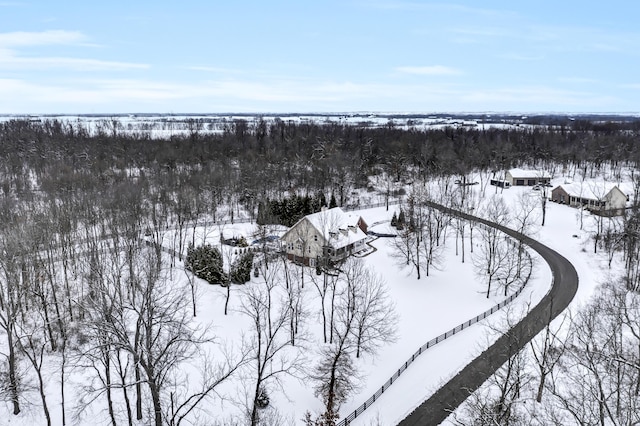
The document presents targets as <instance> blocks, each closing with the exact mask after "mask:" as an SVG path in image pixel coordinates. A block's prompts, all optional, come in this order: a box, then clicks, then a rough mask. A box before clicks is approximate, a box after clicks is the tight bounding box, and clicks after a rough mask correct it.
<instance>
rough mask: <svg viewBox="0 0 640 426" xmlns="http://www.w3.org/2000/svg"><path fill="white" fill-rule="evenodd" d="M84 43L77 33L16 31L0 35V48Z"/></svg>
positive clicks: (82, 36) (84, 39)
mask: <svg viewBox="0 0 640 426" xmlns="http://www.w3.org/2000/svg"><path fill="white" fill-rule="evenodd" d="M84 41H86V37H85V36H84V34H82V33H81V32H79V31H65V30H51V31H41V32H26V31H16V32H11V33H0V46H5V47H16V46H45V45H52V44H78V43H82V42H84Z"/></svg>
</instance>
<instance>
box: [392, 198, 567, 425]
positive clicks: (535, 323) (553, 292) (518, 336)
mask: <svg viewBox="0 0 640 426" xmlns="http://www.w3.org/2000/svg"><path fill="white" fill-rule="evenodd" d="M429 205H430V206H431V207H434V208H437V209H439V210H442V211H445V212H447V213H450V214H452V215H457V216H461V217H463V218H465V219H468V220H473V221H476V222H479V223H483V224H485V225H487V226H491V227H494V228H496V229H499V230H500V231H502V232H504V233H505V234H508V235H510V236H512V237H513V238H516V239H518V240H522V241H523V242H524V243H525V244H527V245H528V246H529V247H531V248H532V249H533V250H535V251H536V252H538V254H540V256H542V258H543V259H544V260H545V261H546V262H547V263H548V264H549V267H550V268H551V272H552V274H553V282H552V284H551V289H550V290H549V292H548V293H547V294H546V295H545V296H544V297H543V298H542V300H541V301H540V303H538V304H537V305H536V306H535V307H534V308H533V309H532V310H531V311H529V313H528V314H527V315H526V316H525V317H524V318H523V319H522V320H520V322H518V323H517V324H516V325H515V326H514V327H513V328H511V329H510V330H509V331H507V332H506V333H505V334H504V335H502V336H501V337H500V338H499V339H498V340H496V342H495V343H494V344H493V345H491V346H490V347H489V348H488V349H486V350H485V351H484V352H483V353H482V354H480V356H478V357H477V358H475V359H474V360H473V361H471V363H469V364H468V365H467V366H466V367H464V368H463V369H462V371H460V372H459V373H458V374H457V375H456V376H455V377H453V378H452V379H451V380H449V382H447V383H446V384H445V385H444V386H442V387H441V388H440V389H438V390H437V391H436V392H435V393H434V394H433V395H432V396H431V397H430V398H429V399H427V400H426V401H425V402H423V403H422V404H421V405H420V406H419V407H418V408H416V409H415V410H414V411H413V412H412V413H411V414H410V415H409V416H407V417H406V418H405V419H404V420H402V421H401V422H400V423H399V425H400V426H425V425H438V424H440V423H442V422H443V421H444V420H445V419H446V418H447V417H448V416H449V414H451V413H452V412H453V411H454V410H455V409H456V408H457V407H458V406H459V405H460V404H462V403H463V402H464V401H465V400H466V399H467V398H468V397H469V396H470V395H471V394H472V393H473V392H474V391H475V390H477V389H478V388H479V387H480V386H481V385H482V384H483V383H484V382H485V381H486V380H487V379H488V378H489V377H491V375H493V374H494V373H495V372H496V371H497V370H498V369H499V368H500V367H501V366H502V365H503V364H504V363H505V362H506V361H507V360H508V359H509V358H510V357H511V356H512V355H514V354H515V353H517V351H519V350H520V349H522V348H523V347H524V346H525V345H526V344H527V343H528V342H529V341H530V340H531V339H533V338H534V337H535V336H536V335H537V334H538V333H539V332H540V331H542V330H543V329H544V327H545V326H546V325H547V324H548V323H549V322H550V321H551V320H553V319H554V318H555V317H557V316H558V315H559V314H560V313H561V312H562V311H564V309H565V308H566V307H567V306H569V303H571V300H573V297H574V296H575V294H576V292H577V291H578V273H577V272H576V269H575V268H574V267H573V265H572V264H571V262H569V261H568V260H567V259H566V258H564V257H563V256H562V255H560V254H559V253H558V252H556V251H555V250H552V249H551V248H549V247H547V246H545V245H544V244H542V243H540V242H538V241H536V240H533V239H531V238H529V237H527V236H525V235H523V234H521V233H519V232H516V231H514V230H513V229H510V228H507V227H505V226H502V225H498V224H496V223H493V222H490V221H488V220H485V219H482V218H479V217H476V216H472V215H469V214H465V213H462V212H459V211H457V210H453V209H450V208H448V207H444V206H442V205H439V204H435V203H429Z"/></svg>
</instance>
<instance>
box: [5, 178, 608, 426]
mask: <svg viewBox="0 0 640 426" xmlns="http://www.w3.org/2000/svg"><path fill="white" fill-rule="evenodd" d="M561 180H562V178H559V179H558V181H559V182H560V181H561ZM554 183H558V182H554ZM478 186H479V185H478ZM478 186H476V188H474V189H475V190H479V189H480V188H477V187H478ZM523 191H528V192H529V193H532V190H531V189H530V188H511V189H509V190H505V191H504V192H503V193H502V196H503V197H504V198H505V200H506V201H507V204H508V205H512V203H514V202H515V201H516V200H517V197H518V194H519V193H521V192H523ZM490 194H493V188H489V189H488V190H487V197H488V196H489V195H490ZM396 208H397V207H391V208H390V210H389V211H386V209H385V208H384V207H380V208H375V209H369V210H362V211H359V213H360V214H361V215H362V216H363V217H364V218H365V220H366V221H367V222H368V223H371V224H373V223H376V222H383V223H381V224H379V225H376V226H375V227H374V228H375V230H377V231H379V232H385V231H386V230H388V229H387V227H388V225H387V224H386V223H384V222H385V221H388V220H389V219H390V218H391V216H392V214H393V211H394V209H396ZM578 215H579V213H578V211H577V210H575V209H573V208H570V207H567V206H564V205H558V204H554V203H551V202H549V203H547V216H546V225H545V226H544V227H542V228H539V229H538V231H537V232H536V233H535V235H534V238H537V239H539V240H540V241H542V242H543V243H545V244H547V245H549V246H550V247H552V248H553V249H555V250H557V251H558V252H560V253H561V254H563V255H564V256H565V257H567V258H568V259H569V260H570V261H571V262H572V263H573V264H574V266H575V267H576V269H577V270H578V275H579V279H580V286H579V290H578V294H577V296H576V299H575V300H574V303H573V304H572V307H573V308H575V307H577V306H578V305H580V304H581V303H583V302H585V301H586V300H588V299H589V297H590V296H591V295H592V293H593V291H594V289H595V287H596V286H597V284H598V283H600V282H602V280H605V279H606V278H607V276H608V275H609V273H610V271H609V269H608V268H607V265H606V259H605V258H604V255H603V254H600V253H599V254H597V255H596V254H593V249H592V243H591V242H590V241H589V237H590V234H589V232H588V229H590V227H591V226H592V220H591V219H590V217H589V214H588V213H585V216H584V218H583V220H584V229H583V230H582V231H581V230H580V229H579V216H578ZM220 230H221V228H216V227H209V228H208V229H206V230H202V229H200V230H196V236H195V239H196V243H199V242H201V241H202V240H203V239H205V240H206V241H208V242H210V243H211V244H214V245H217V244H218V243H219V238H220ZM254 230H255V226H254V225H252V224H248V223H245V224H236V225H225V227H224V235H225V237H227V238H228V237H231V236H240V235H244V236H245V237H246V238H247V240H248V241H252V240H253V237H252V233H253V232H254ZM204 234H206V235H204ZM165 241H166V242H167V243H168V242H169V241H171V236H170V235H167V236H166V238H165ZM389 242H390V240H389V239H386V238H379V239H376V240H373V241H371V245H372V246H373V247H375V249H376V250H375V251H373V250H372V251H371V253H370V254H369V255H367V256H365V257H364V259H365V261H366V262H367V263H368V265H370V266H371V267H372V268H374V269H375V271H376V272H378V273H379V274H381V275H382V276H383V277H384V279H385V281H386V283H387V286H388V291H389V295H390V297H391V298H392V299H393V300H394V302H395V304H396V310H397V313H398V315H399V321H400V322H399V324H398V330H399V335H398V340H397V342H396V343H394V344H392V345H389V346H385V347H381V348H380V351H379V353H378V355H377V356H376V357H375V358H371V357H366V356H365V357H363V358H361V359H360V360H358V364H357V365H358V368H359V370H360V376H361V385H360V387H359V389H358V391H357V392H356V393H354V394H353V395H352V396H351V397H350V398H349V401H348V402H347V403H345V404H343V406H342V407H341V409H340V414H341V417H344V416H346V415H348V414H349V413H350V412H352V411H353V410H354V409H355V408H356V407H357V406H359V405H360V404H361V403H362V402H364V401H365V400H367V399H368V398H369V396H370V395H371V394H372V393H374V392H375V391H376V390H377V389H378V388H379V387H380V386H381V385H382V384H383V383H384V382H385V381H386V380H387V379H388V378H389V377H390V376H391V375H392V374H393V373H394V372H395V371H396V370H397V369H398V368H399V366H400V365H401V364H403V363H404V362H405V361H406V360H407V358H409V357H410V356H411V354H412V353H414V352H415V351H416V349H417V348H418V347H420V346H421V345H422V344H424V343H425V342H427V341H428V340H430V339H432V338H434V337H436V336H437V335H439V334H441V333H443V332H445V331H447V330H449V329H451V328H453V327H455V326H456V325H458V324H460V323H462V322H465V321H467V320H468V319H470V318H473V317H475V316H476V315H477V314H479V313H481V312H483V311H485V310H486V309H488V308H490V307H491V306H493V305H494V304H496V303H498V302H499V301H500V300H501V299H502V298H501V297H499V296H493V297H492V298H491V299H486V298H485V297H484V294H482V292H483V289H484V287H483V285H482V284H480V283H479V279H478V278H477V277H476V276H475V274H474V271H473V266H472V263H471V261H470V258H468V260H467V262H466V263H464V264H463V263H461V259H460V256H456V255H455V251H454V245H455V241H454V238H453V237H450V238H449V240H448V242H447V249H446V261H445V262H444V265H443V268H442V270H437V271H432V274H431V276H429V277H423V278H422V279H421V280H417V279H416V278H415V274H413V275H409V273H408V272H405V271H400V270H399V269H398V266H397V264H396V263H395V262H394V260H393V259H392V258H391V256H390V253H391V247H390V245H389ZM466 243H467V244H468V243H469V239H467V240H466ZM467 250H468V248H467ZM467 254H468V252H467ZM177 267H178V268H181V265H180V263H178V265H177ZM614 268H615V262H614ZM551 278H552V277H551V273H550V271H549V269H548V267H547V266H546V265H545V264H544V263H543V262H542V261H541V260H540V259H538V260H537V261H536V267H535V269H534V274H533V278H532V279H531V280H530V282H529V284H528V285H527V289H526V291H525V292H523V294H522V295H521V296H520V297H518V298H517V299H516V301H515V302H514V304H513V308H512V310H515V311H519V312H524V311H525V310H526V306H527V305H531V306H532V305H535V304H536V303H537V302H538V301H539V300H540V299H541V298H542V296H543V295H544V294H545V293H546V292H547V291H548V289H549V284H550V282H551ZM175 279H176V280H177V281H184V280H186V276H185V274H184V273H182V272H180V271H178V272H177V273H176V274H175ZM260 280H261V278H252V282H251V283H249V284H246V286H247V287H248V286H251V285H258V284H259V283H260ZM198 288H199V290H198V294H199V299H198V305H199V315H198V318H197V322H199V323H201V324H203V325H206V326H214V327H215V329H214V333H215V334H216V335H217V336H218V337H219V338H220V339H222V340H227V341H233V340H234V339H237V338H238V336H240V335H241V333H242V331H243V330H244V329H245V328H246V327H247V324H248V322H247V319H246V318H244V317H243V316H242V315H241V314H240V313H239V312H238V307H239V303H240V298H241V293H242V287H240V286H236V287H234V293H233V294H232V298H231V311H230V314H229V315H227V316H225V315H223V306H224V300H225V290H224V289H223V288H221V287H219V286H210V285H208V284H206V283H204V282H202V281H199V282H198ZM306 291H307V293H308V294H307V302H308V304H309V306H310V307H311V308H312V309H313V312H316V310H315V309H316V305H317V304H318V303H317V300H315V299H314V298H315V297H317V296H315V294H314V291H315V290H314V289H313V287H312V286H311V285H308V286H307V287H306ZM312 315H315V314H312ZM502 315H503V314H501V313H499V314H497V315H494V316H493V317H491V318H490V319H488V320H486V321H485V324H483V323H479V324H476V325H474V326H472V327H470V328H468V329H466V330H465V331H463V332H461V333H459V334H457V335H455V336H454V337H452V338H450V339H448V340H446V341H445V342H442V343H440V344H439V345H437V346H435V347H433V348H431V349H429V350H428V351H427V352H426V353H424V354H423V355H422V356H421V357H420V358H419V359H418V360H417V361H416V362H414V363H413V364H412V365H411V366H410V367H409V369H408V370H407V372H405V373H404V374H403V375H402V376H401V377H400V378H399V379H398V380H397V381H396V382H395V383H394V385H393V386H392V387H391V388H390V389H389V390H387V391H386V392H385V393H384V394H383V396H382V397H381V398H380V399H379V400H378V401H377V402H376V403H375V404H374V405H373V406H372V407H371V408H369V409H368V410H367V411H366V412H365V413H364V414H362V415H361V416H360V417H358V418H357V419H356V420H355V421H354V422H353V423H352V424H353V425H370V424H381V425H391V424H396V423H397V422H398V421H400V420H401V419H402V418H404V417H405V416H406V415H407V414H408V413H409V412H411V411H412V410H413V409H414V408H415V407H416V406H417V405H419V404H420V403H421V402H422V401H423V400H425V399H427V398H428V397H429V396H430V395H431V393H432V392H433V391H435V390H436V389H437V388H438V386H439V385H440V384H441V383H443V382H444V381H446V380H447V379H448V378H450V377H452V376H453V375H455V374H456V373H457V372H458V371H459V370H460V369H461V368H462V367H464V365H466V363H467V362H468V361H470V360H471V359H472V358H474V357H475V356H476V355H478V354H479V353H480V352H481V351H482V350H483V349H484V348H486V347H487V346H488V345H489V344H490V343H491V340H492V339H495V336H494V337H489V334H490V333H489V332H488V326H487V324H494V325H495V324H500V323H501V322H502V320H503V319H502V318H501V316H502ZM308 325H309V329H310V334H311V335H315V336H316V337H317V336H319V334H320V331H319V330H320V328H319V321H318V320H317V318H315V317H311V318H310V320H309V321H308ZM316 346H317V345H315V346H314V344H311V345H309V347H308V348H307V349H306V351H305V352H306V355H307V356H308V358H309V365H312V364H313V359H314V356H315V347H316ZM52 374H53V372H52ZM74 374H75V377H73V378H72V379H71V380H70V381H69V385H70V386H69V387H70V388H71V387H72V386H73V383H78V382H81V381H82V377H83V375H82V373H81V372H76V373H74ZM53 377H56V376H53ZM56 381H57V379H54V380H51V382H50V386H51V387H52V389H51V395H56V390H57V386H59V384H57V383H56ZM239 386H240V384H239V383H238V382H235V383H229V384H227V386H226V391H227V392H228V393H229V394H230V395H231V396H233V394H234V392H235V394H236V396H237V394H238V391H237V388H239ZM234 387H235V388H236V390H234ZM283 389H284V392H282V393H275V394H273V395H271V402H272V404H273V405H274V406H277V407H278V409H279V411H280V414H281V415H282V417H283V418H284V419H285V420H286V423H290V424H301V421H300V419H301V418H302V417H303V414H304V412H305V411H307V410H309V411H311V412H312V413H317V412H319V411H320V410H321V408H322V406H321V403H320V401H319V400H318V399H317V398H316V397H315V396H314V394H313V389H312V388H311V386H310V385H309V383H308V382H305V381H301V380H296V379H293V378H288V379H285V380H284V381H283ZM76 392H77V391H74V390H72V389H69V392H68V393H69V394H68V396H67V398H68V400H73V395H74V394H75V393H76ZM36 404H37V402H36ZM50 405H51V407H50V408H51V409H52V417H53V418H54V419H60V409H59V401H57V400H56V399H55V396H54V397H52V398H51V399H50ZM7 409H8V407H7V406H4V405H2V406H0V413H2V417H1V418H3V421H6V424H13V425H20V426H22V425H28V424H40V423H42V419H41V417H40V416H41V413H40V410H39V409H38V408H33V409H31V410H28V412H25V414H23V415H21V416H19V417H13V416H11V415H9V414H8V411H5V410H7ZM210 411H211V412H215V413H220V417H219V420H225V419H229V418H232V417H234V415H238V414H239V413H240V412H241V407H239V406H238V405H237V404H233V403H230V402H228V401H225V402H216V403H215V404H214V405H213V406H212V407H210ZM105 421H106V419H105ZM54 423H57V422H54ZM73 423H76V424H81V425H85V424H102V422H101V421H97V420H96V418H92V417H90V416H88V417H83V418H82V420H81V421H78V422H73ZM73 423H72V424H73Z"/></svg>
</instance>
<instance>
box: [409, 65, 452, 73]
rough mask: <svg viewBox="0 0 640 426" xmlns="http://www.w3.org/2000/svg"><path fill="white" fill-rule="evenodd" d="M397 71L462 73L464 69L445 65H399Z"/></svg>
mask: <svg viewBox="0 0 640 426" xmlns="http://www.w3.org/2000/svg"><path fill="white" fill-rule="evenodd" d="M396 71H399V72H402V73H406V74H417V75H460V74H462V71H460V70H458V69H456V68H451V67H445V66H443V65H430V66H417V67H415V66H408V67H397V68H396Z"/></svg>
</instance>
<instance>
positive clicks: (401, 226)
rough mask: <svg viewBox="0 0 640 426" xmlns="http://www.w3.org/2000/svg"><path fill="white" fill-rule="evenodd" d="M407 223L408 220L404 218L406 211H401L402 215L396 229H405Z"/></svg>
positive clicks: (399, 216)
mask: <svg viewBox="0 0 640 426" xmlns="http://www.w3.org/2000/svg"><path fill="white" fill-rule="evenodd" d="M405 222H406V219H405V217H404V210H402V209H400V214H399V215H398V221H397V222H396V228H398V229H399V230H402V229H404V224H405Z"/></svg>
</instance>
